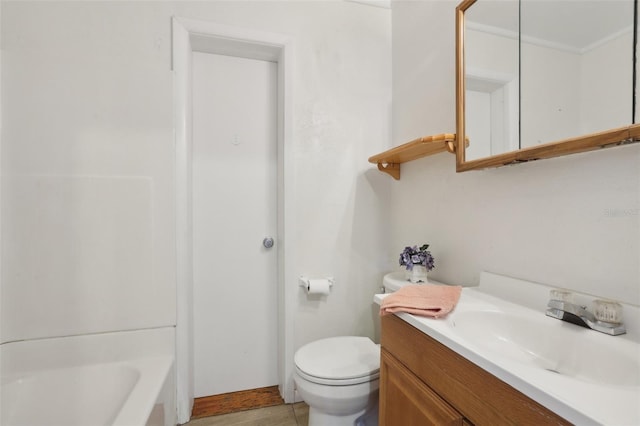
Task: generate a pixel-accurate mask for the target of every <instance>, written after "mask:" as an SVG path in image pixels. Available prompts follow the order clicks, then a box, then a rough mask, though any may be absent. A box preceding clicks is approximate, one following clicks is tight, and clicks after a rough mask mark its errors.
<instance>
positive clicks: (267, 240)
mask: <svg viewBox="0 0 640 426" xmlns="http://www.w3.org/2000/svg"><path fill="white" fill-rule="evenodd" d="M262 245H263V246H265V247H266V248H271V247H273V238H271V237H265V238H264V240H262Z"/></svg>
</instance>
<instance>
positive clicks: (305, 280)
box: [298, 275, 334, 291]
mask: <svg viewBox="0 0 640 426" xmlns="http://www.w3.org/2000/svg"><path fill="white" fill-rule="evenodd" d="M310 279H314V280H315V279H318V280H327V282H328V283H329V287H333V283H334V279H333V277H321V278H309V277H308V276H306V275H300V276H299V277H298V285H299V286H300V287H303V288H304V289H305V290H307V291H308V290H309V280H310Z"/></svg>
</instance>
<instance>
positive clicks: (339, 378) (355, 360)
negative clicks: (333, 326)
mask: <svg viewBox="0 0 640 426" xmlns="http://www.w3.org/2000/svg"><path fill="white" fill-rule="evenodd" d="M294 363H295V366H296V372H297V373H298V375H300V377H302V378H304V379H306V380H308V381H310V382H313V383H318V384H322V385H330V386H347V385H355V384H359V383H365V382H370V381H372V380H376V379H377V378H378V377H379V376H380V346H379V345H376V344H375V343H373V342H372V341H371V339H369V338H367V337H359V336H341V337H330V338H328V339H321V340H316V341H315V342H311V343H308V344H306V345H304V346H303V347H301V348H300V349H298V351H297V352H296V354H295V356H294Z"/></svg>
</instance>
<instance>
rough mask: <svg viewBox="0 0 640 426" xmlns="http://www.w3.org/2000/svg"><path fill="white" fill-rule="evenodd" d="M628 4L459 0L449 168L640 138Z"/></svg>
mask: <svg viewBox="0 0 640 426" xmlns="http://www.w3.org/2000/svg"><path fill="white" fill-rule="evenodd" d="M637 3H638V0H616V1H611V0H575V1H552V2H541V1H539V0H538V1H536V0H497V1H494V0H464V1H463V2H462V3H460V4H459V5H458V7H457V8H456V140H457V141H460V140H467V141H468V146H467V147H466V148H465V147H463V146H462V144H459V143H456V169H457V171H459V172H461V171H467V170H474V169H484V168H490V167H500V166H503V165H508V164H514V163H520V162H526V161H532V160H538V159H543V158H551V157H558V156H562V155H568V154H573V153H578V152H584V151H590V150H595V149H600V148H604V147H611V146H618V145H623V144H629V143H634V142H640V125H638V124H636V117H637V112H636V105H635V103H636V100H635V99H636V96H635V93H636V51H637V39H638V28H637V19H634V17H636V16H637V14H638V4H637Z"/></svg>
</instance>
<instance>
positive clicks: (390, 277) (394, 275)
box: [382, 271, 411, 293]
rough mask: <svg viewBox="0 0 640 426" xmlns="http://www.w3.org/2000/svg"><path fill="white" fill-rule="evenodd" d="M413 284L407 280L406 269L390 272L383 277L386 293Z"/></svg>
mask: <svg viewBox="0 0 640 426" xmlns="http://www.w3.org/2000/svg"><path fill="white" fill-rule="evenodd" d="M407 284H411V283H410V282H409V281H407V279H406V277H405V274H404V271H396V272H390V273H388V274H386V275H385V276H384V278H383V279H382V286H383V287H384V292H385V293H393V292H394V291H398V290H399V289H400V287H402V286H405V285H407Z"/></svg>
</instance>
